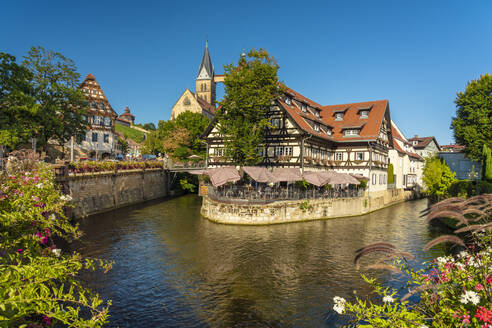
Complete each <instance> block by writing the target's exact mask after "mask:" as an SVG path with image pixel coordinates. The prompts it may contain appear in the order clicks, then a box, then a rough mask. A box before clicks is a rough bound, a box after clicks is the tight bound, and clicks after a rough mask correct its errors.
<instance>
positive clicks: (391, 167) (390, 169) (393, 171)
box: [388, 163, 395, 184]
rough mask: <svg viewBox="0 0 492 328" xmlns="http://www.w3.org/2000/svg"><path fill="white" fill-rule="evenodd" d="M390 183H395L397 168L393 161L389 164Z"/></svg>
mask: <svg viewBox="0 0 492 328" xmlns="http://www.w3.org/2000/svg"><path fill="white" fill-rule="evenodd" d="M388 183H389V184H391V183H395V169H394V167H393V164H391V163H389V164H388Z"/></svg>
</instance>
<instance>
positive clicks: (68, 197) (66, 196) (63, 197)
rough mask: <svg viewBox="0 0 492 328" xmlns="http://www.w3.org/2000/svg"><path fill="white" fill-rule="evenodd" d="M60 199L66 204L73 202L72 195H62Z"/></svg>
mask: <svg viewBox="0 0 492 328" xmlns="http://www.w3.org/2000/svg"><path fill="white" fill-rule="evenodd" d="M60 199H61V200H63V201H64V202H65V201H66V202H69V201H71V200H72V196H70V195H61V197H60Z"/></svg>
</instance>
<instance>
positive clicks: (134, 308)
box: [73, 196, 439, 327]
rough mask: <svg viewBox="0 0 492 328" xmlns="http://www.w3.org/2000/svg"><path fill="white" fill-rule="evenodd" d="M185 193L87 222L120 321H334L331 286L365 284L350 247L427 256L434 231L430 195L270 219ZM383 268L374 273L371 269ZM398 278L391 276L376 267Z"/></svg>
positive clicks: (97, 279)
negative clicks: (347, 211)
mask: <svg viewBox="0 0 492 328" xmlns="http://www.w3.org/2000/svg"><path fill="white" fill-rule="evenodd" d="M200 205H201V200H200V198H198V197H196V196H185V197H180V198H175V199H168V200H163V201H159V202H152V203H147V204H145V205H142V206H134V207H128V208H125V209H121V210H117V211H113V212H110V213H106V214H102V215H97V216H93V217H90V218H88V219H87V220H85V221H84V223H83V225H82V229H83V230H84V231H85V232H86V235H85V236H84V238H83V240H82V241H80V242H78V243H76V244H74V245H73V247H74V248H75V249H78V250H79V251H80V252H81V253H82V254H83V255H86V256H96V257H99V258H103V259H106V260H111V261H114V262H115V264H114V267H113V269H112V270H111V271H110V272H109V273H107V274H106V275H101V274H88V275H87V276H85V277H84V279H85V280H86V281H87V282H88V284H89V285H90V286H91V288H93V289H94V290H96V291H97V292H99V293H100V294H101V295H102V296H103V297H104V298H105V299H111V300H112V301H113V306H112V307H111V324H110V326H115V327H116V326H120V327H335V326H336V325H337V320H339V318H338V316H337V315H336V314H334V312H333V311H331V310H330V308H331V306H332V298H333V296H335V295H339V296H342V297H347V298H351V297H353V294H352V292H353V290H354V289H356V290H357V291H358V294H359V295H361V294H362V295H363V294H365V293H368V292H369V288H368V286H367V285H366V284H365V283H364V282H363V280H362V279H361V277H360V274H359V272H357V271H356V270H355V269H354V266H353V255H354V251H355V250H356V249H358V248H360V247H362V246H364V245H367V244H369V243H371V242H375V241H383V240H384V241H390V242H392V243H394V244H395V245H396V246H397V247H399V248H401V249H403V250H406V251H411V252H412V253H414V254H415V255H416V256H417V258H418V259H420V260H426V259H430V258H431V257H432V256H435V255H437V254H439V250H437V251H434V253H423V252H422V251H421V249H422V247H423V245H425V243H426V242H427V241H429V240H430V239H432V238H433V237H434V236H435V232H433V231H432V230H430V229H429V227H428V226H427V224H426V223H425V222H424V221H423V219H421V218H419V217H418V216H419V212H420V211H421V210H422V209H424V208H425V206H426V200H421V201H413V202H407V203H403V204H398V205H395V206H392V207H390V208H387V209H383V210H380V211H377V212H374V213H371V214H369V215H364V216H360V217H352V218H343V219H333V220H324V221H323V220H322V221H312V222H304V223H292V224H283V225H273V226H254V227H252V226H228V225H221V224H215V223H212V222H210V221H207V220H205V219H202V218H201V217H200V214H199V212H200ZM374 274H377V273H374ZM379 277H380V278H381V279H383V280H386V281H389V282H391V283H392V284H398V283H397V282H395V280H393V279H392V278H393V277H392V276H391V275H388V274H383V275H379Z"/></svg>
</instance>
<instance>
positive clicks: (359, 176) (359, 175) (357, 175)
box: [350, 173, 369, 181]
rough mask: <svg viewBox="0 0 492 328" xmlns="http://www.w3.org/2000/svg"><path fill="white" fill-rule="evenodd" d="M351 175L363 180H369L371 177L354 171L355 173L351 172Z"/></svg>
mask: <svg viewBox="0 0 492 328" xmlns="http://www.w3.org/2000/svg"><path fill="white" fill-rule="evenodd" d="M350 175H351V176H353V177H354V178H356V179H357V180H359V181H361V180H364V181H369V178H368V177H365V176H363V175H362V174H355V173H353V174H350Z"/></svg>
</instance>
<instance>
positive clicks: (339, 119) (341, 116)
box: [335, 113, 343, 121]
mask: <svg viewBox="0 0 492 328" xmlns="http://www.w3.org/2000/svg"><path fill="white" fill-rule="evenodd" d="M342 120H343V113H335V121H342Z"/></svg>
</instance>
